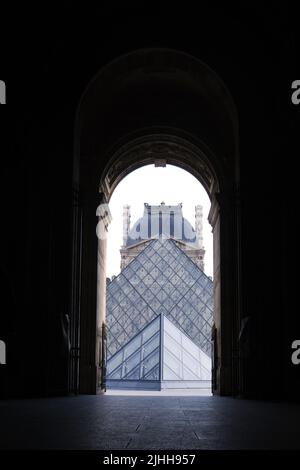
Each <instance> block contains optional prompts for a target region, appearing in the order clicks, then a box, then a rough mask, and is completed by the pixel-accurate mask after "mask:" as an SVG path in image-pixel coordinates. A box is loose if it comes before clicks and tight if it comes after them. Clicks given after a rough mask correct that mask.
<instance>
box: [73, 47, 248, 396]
mask: <svg viewBox="0 0 300 470" xmlns="http://www.w3.org/2000/svg"><path fill="white" fill-rule="evenodd" d="M149 163H154V164H174V165H177V166H179V167H181V168H183V169H185V170H187V171H189V172H190V173H191V174H193V175H194V176H195V177H196V178H197V179H198V180H199V181H200V182H201V183H202V184H203V186H204V187H205V189H206V191H207V193H208V195H209V197H210V199H211V211H210V215H209V221H210V223H211V225H212V229H213V234H214V279H215V288H214V289H215V294H214V296H215V306H216V307H215V324H216V331H217V333H216V335H215V337H216V341H217V348H216V350H217V351H218V357H217V361H216V364H215V368H216V370H215V374H214V376H215V378H216V379H215V383H214V390H215V392H216V393H221V394H229V395H230V394H235V393H236V391H237V389H238V364H237V362H236V360H235V358H236V349H237V342H238V339H237V336H238V330H239V315H240V311H239V310H240V295H241V292H240V290H241V285H240V250H239V244H240V235H239V203H238V191H239V166H238V118H237V112H236V109H235V105H234V103H233V100H232V98H231V95H230V93H229V92H228V90H227V88H226V86H225V85H224V83H223V82H222V80H221V79H220V78H219V77H218V75H217V74H216V73H215V72H214V71H212V70H211V69H210V68H209V67H208V66H207V65H206V64H203V63H202V62H201V61H199V60H198V59H196V58H194V57H192V56H190V55H188V54H185V53H183V52H179V51H175V50H170V49H143V50H137V51H133V52H131V53H129V54H126V55H124V56H121V57H118V58H117V59H116V60H114V61H113V62H111V63H110V64H108V65H107V66H106V67H104V68H103V69H102V70H101V71H100V72H99V73H98V74H97V75H96V77H95V78H94V79H93V80H92V81H91V82H90V84H89V85H88V87H87V89H86V91H85V92H84V94H83V96H82V99H81V101H80V104H79V108H78V113H77V118H76V126H75V159H74V174H73V188H74V222H73V269H72V315H71V341H72V342H73V351H77V353H78V352H79V351H80V353H79V356H78V357H79V363H78V362H76V361H73V366H72V367H71V382H72V383H73V384H74V383H75V382H76V384H77V386H78V383H79V390H80V391H81V392H82V393H96V391H97V390H99V389H101V375H102V372H103V371H102V368H101V360H100V357H102V355H101V351H102V330H101V326H102V324H103V322H104V321H105V287H106V276H105V260H106V243H105V241H104V240H100V242H99V243H98V242H97V239H96V233H95V227H96V217H95V215H96V209H97V206H98V205H99V203H103V202H105V203H108V202H109V199H110V197H111V194H112V192H113V190H114V188H115V187H116V186H117V184H118V183H119V182H120V181H121V179H122V178H124V176H126V174H128V173H130V172H131V171H133V170H134V169H136V168H138V167H140V166H143V165H146V164H149ZM108 222H109V220H108V219H107V223H108ZM97 253H98V255H97ZM97 256H98V264H97V266H96V258H97ZM79 337H80V342H79ZM233 351H234V353H233ZM74 354H75V353H74ZM78 381H79V382H78ZM71 388H72V387H71ZM73 388H76V386H74V385H73Z"/></svg>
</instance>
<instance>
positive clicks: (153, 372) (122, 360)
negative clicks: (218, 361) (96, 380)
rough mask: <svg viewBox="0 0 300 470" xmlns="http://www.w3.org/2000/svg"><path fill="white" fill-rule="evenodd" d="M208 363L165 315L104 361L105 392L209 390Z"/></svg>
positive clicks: (202, 354) (204, 355)
mask: <svg viewBox="0 0 300 470" xmlns="http://www.w3.org/2000/svg"><path fill="white" fill-rule="evenodd" d="M210 377H211V359H210V357H209V356H208V355H207V354H205V353H204V352H203V351H202V350H201V349H200V348H199V347H198V346H196V345H195V343H193V341H192V340H191V339H189V338H188V337H187V336H186V335H185V334H184V333H183V332H182V331H180V330H179V329H178V328H177V327H176V326H175V325H173V323H172V322H170V321H169V320H168V319H167V318H166V317H165V316H164V315H159V316H158V317H156V318H155V319H154V320H152V321H151V322H150V323H149V324H148V325H147V326H146V327H145V328H143V330H142V331H141V332H140V333H138V334H137V335H136V336H135V337H134V338H132V339H131V340H130V341H129V342H128V343H127V344H126V345H125V346H123V347H122V348H121V350H120V351H118V352H117V353H116V354H114V355H113V356H112V357H111V358H110V359H109V360H108V361H107V377H106V385H107V388H132V389H136V388H141V389H152V390H161V388H174V387H176V388H183V387H184V388H202V387H208V386H209V384H210Z"/></svg>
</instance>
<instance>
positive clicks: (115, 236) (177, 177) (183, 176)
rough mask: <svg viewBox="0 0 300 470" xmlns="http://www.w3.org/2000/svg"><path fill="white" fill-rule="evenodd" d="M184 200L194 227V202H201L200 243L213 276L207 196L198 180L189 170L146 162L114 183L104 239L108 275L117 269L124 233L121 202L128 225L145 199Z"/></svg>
mask: <svg viewBox="0 0 300 470" xmlns="http://www.w3.org/2000/svg"><path fill="white" fill-rule="evenodd" d="M162 201H164V202H165V204H166V205H177V204H179V203H180V202H181V203H182V204H183V206H182V212H183V216H184V217H185V218H186V219H187V220H188V221H189V222H190V223H191V224H192V226H193V227H195V206H196V205H198V204H201V205H202V206H203V244H204V248H205V250H206V253H205V258H204V264H205V273H206V274H207V275H208V276H211V277H213V236H212V233H211V226H210V225H209V223H208V221H207V217H208V213H209V209H210V200H209V197H208V195H207V193H206V191H205V189H204V188H203V186H202V185H201V184H200V183H199V181H198V180H197V179H196V178H194V176H192V175H191V174H190V173H188V172H187V171H185V170H182V169H181V168H178V167H176V166H173V165H167V166H166V167H165V168H155V167H154V165H147V166H144V167H142V168H139V169H138V170H135V171H133V172H132V173H130V174H129V175H128V176H126V177H125V178H124V179H123V180H122V181H121V182H120V183H119V184H118V186H117V187H116V189H115V191H114V193H113V195H112V197H111V200H110V202H109V208H110V211H111V215H112V219H113V220H112V222H111V224H110V225H109V229H108V239H107V276H108V277H111V276H112V275H117V274H119V272H120V251H119V250H120V247H121V245H122V237H123V205H124V204H129V205H130V209H131V227H132V226H133V224H134V223H135V222H136V220H137V219H139V218H140V217H142V215H143V213H144V203H145V202H147V203H148V204H150V205H159V204H160V203H161V202H162Z"/></svg>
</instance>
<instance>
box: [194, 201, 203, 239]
mask: <svg viewBox="0 0 300 470" xmlns="http://www.w3.org/2000/svg"><path fill="white" fill-rule="evenodd" d="M202 219H203V207H202V206H200V205H199V206H196V207H195V230H196V234H197V238H198V242H199V248H203V224H202Z"/></svg>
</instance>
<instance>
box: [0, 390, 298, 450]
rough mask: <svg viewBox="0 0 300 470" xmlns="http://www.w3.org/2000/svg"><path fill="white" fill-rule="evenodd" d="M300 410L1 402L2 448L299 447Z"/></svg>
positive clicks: (180, 403)
mask: <svg viewBox="0 0 300 470" xmlns="http://www.w3.org/2000/svg"><path fill="white" fill-rule="evenodd" d="M299 423H300V406H299V405H291V404H283V403H269V402H256V401H248V400H238V399H232V398H221V397H212V396H181V397H180V396H162V395H160V396H159V395H157V396H155V395H153V396H146V395H144V396H130V395H123V396H122V395H105V396H78V397H70V398H51V399H34V400H15V401H0V448H2V449H125V448H126V449H300V427H299Z"/></svg>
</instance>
